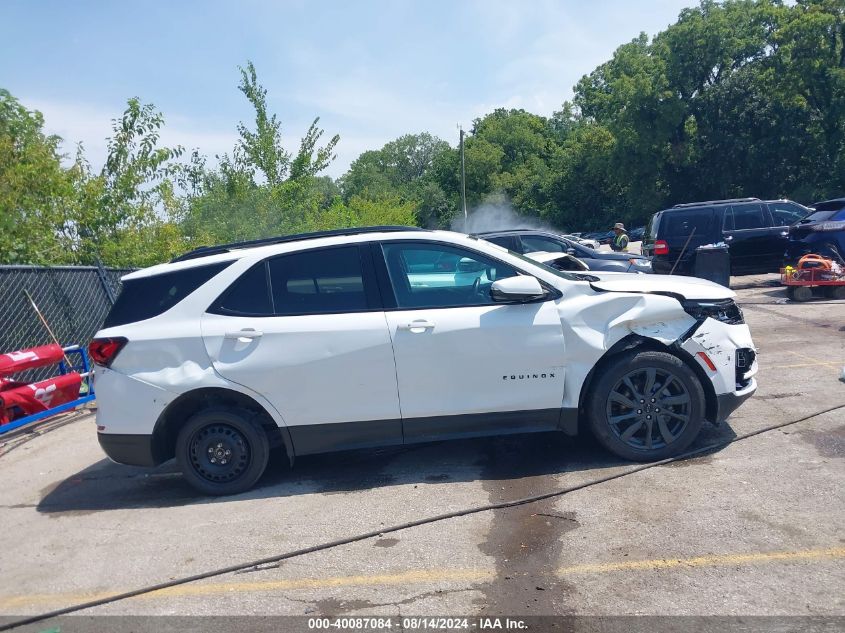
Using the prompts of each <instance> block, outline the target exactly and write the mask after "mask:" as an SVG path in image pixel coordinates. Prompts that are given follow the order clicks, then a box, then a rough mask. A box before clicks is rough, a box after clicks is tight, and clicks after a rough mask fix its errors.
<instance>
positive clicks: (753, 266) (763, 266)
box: [724, 202, 784, 274]
mask: <svg viewBox="0 0 845 633" xmlns="http://www.w3.org/2000/svg"><path fill="white" fill-rule="evenodd" d="M771 224H772V223H771V221H770V220H769V213H768V210H767V209H765V208H764V206H763V205H762V204H761V203H759V202H752V203H745V204H735V205H733V206H731V207H728V208H727V209H725V220H724V237H725V242H726V243H727V244H728V245H729V246H730V254H731V271H732V272H733V274H753V273H766V272H777V268H776V265H775V263H774V262H776V261H777V262H779V261H780V259H781V257H782V255H783V250H784V248H783V239H784V237H783V236H781V235H780V233H782V232H783V229H782V228H781V227H773V226H771Z"/></svg>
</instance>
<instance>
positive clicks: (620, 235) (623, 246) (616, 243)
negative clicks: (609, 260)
mask: <svg viewBox="0 0 845 633" xmlns="http://www.w3.org/2000/svg"><path fill="white" fill-rule="evenodd" d="M613 232H614V233H616V237H614V238H613V239H612V240H611V241H610V248H612V249H613V250H614V251H616V252H621V253H627V252H628V242H629V239H628V234H627V233H626V232H625V225H624V224H622V223H621V222H617V223H616V224H614V225H613Z"/></svg>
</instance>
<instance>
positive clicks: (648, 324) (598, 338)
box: [559, 293, 697, 407]
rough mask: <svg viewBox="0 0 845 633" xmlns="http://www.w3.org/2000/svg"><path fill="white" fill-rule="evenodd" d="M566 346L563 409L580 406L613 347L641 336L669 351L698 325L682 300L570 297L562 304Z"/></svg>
mask: <svg viewBox="0 0 845 633" xmlns="http://www.w3.org/2000/svg"><path fill="white" fill-rule="evenodd" d="M559 310H560V316H561V323H562V325H563V328H564V336H565V340H566V341H567V364H568V366H569V367H571V368H572V370H573V371H568V372H567V376H566V385H565V392H564V407H578V406H579V403H580V396H581V390H582V387H583V386H584V381H585V378H586V377H587V376H588V375H590V374H591V371H592V369H593V367H595V365H596V364H597V363H598V361H599V360H600V359H601V358H602V357H603V356H604V355H605V354H606V353H607V352H608V351H609V350H610V349H611V348H613V346H614V345H616V344H617V343H619V342H620V341H622V340H623V339H625V338H626V337H630V336H631V335H636V336H638V337H641V338H645V339H650V340H653V341H656V342H657V343H659V344H661V345H662V346H665V347H670V346H672V345H674V344H676V343H677V342H679V341H680V340H681V339H682V338H683V337H684V336H685V335H686V334H687V333H689V332H691V331H692V330H693V328H694V327H695V326H696V323H697V321H696V320H695V319H694V318H693V317H691V316H690V315H689V314H687V313H686V312H684V309H683V308H682V307H681V304H680V303H679V302H678V300H677V299H675V298H674V297H670V296H665V295H657V294H649V295H644V294H635V293H602V295H601V300H600V301H596V296H595V295H593V296H589V295H582V296H580V297H572V296H570V297H568V298H567V300H566V301H562V302H561V303H560V304H559ZM567 330H568V331H567Z"/></svg>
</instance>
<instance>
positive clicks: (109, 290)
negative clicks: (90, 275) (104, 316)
mask: <svg viewBox="0 0 845 633" xmlns="http://www.w3.org/2000/svg"><path fill="white" fill-rule="evenodd" d="M97 276H98V277H99V278H100V283H101V284H103V290H105V292H106V298H107V299H108V300H109V303H110V304H111V305H114V302H115V301H117V297H115V296H114V290H113V289H112V287H111V284H109V280H108V278H106V270H105V269H104V268H103V262H102V261H101V260H100V258H99V256H98V257H97Z"/></svg>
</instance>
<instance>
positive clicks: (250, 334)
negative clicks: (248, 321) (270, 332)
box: [223, 330, 264, 340]
mask: <svg viewBox="0 0 845 633" xmlns="http://www.w3.org/2000/svg"><path fill="white" fill-rule="evenodd" d="M262 336H264V332H262V331H261V330H240V331H238V332H226V333H225V334H224V335H223V338H232V339H242V338H245V339H249V340H252V339H254V338H261V337H262Z"/></svg>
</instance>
